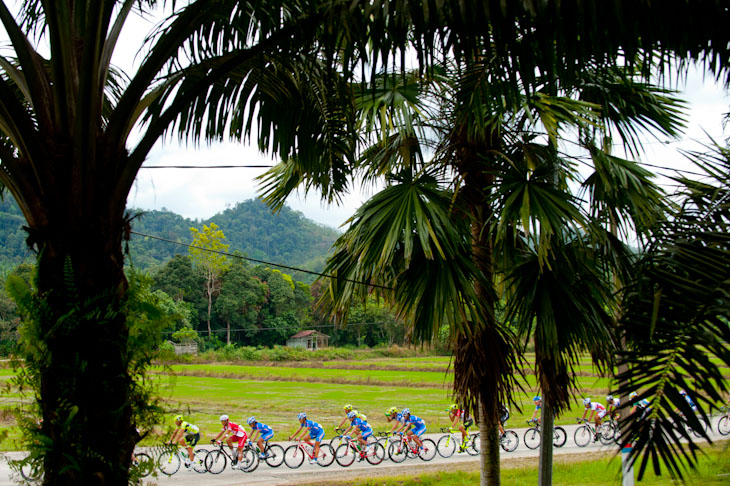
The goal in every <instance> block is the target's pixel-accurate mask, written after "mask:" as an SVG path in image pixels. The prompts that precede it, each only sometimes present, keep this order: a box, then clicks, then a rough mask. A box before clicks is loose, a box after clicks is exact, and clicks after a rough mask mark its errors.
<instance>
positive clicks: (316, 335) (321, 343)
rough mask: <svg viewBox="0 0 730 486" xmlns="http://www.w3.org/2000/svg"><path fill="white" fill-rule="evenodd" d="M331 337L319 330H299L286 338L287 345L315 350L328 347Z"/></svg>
mask: <svg viewBox="0 0 730 486" xmlns="http://www.w3.org/2000/svg"><path fill="white" fill-rule="evenodd" d="M329 339H330V337H329V336H328V335H326V334H322V333H321V332H317V331H299V332H298V333H296V334H295V335H293V336H292V337H290V338H289V339H287V340H286V345H287V346H289V347H290V348H306V349H309V350H312V351H313V350H315V349H319V348H326V347H327V343H328V341H329Z"/></svg>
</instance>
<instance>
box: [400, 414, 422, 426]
mask: <svg viewBox="0 0 730 486" xmlns="http://www.w3.org/2000/svg"><path fill="white" fill-rule="evenodd" d="M405 423H407V424H409V425H413V427H415V428H418V427H422V426H424V425H426V423H425V422H424V421H423V419H422V418H419V417H416V416H415V415H410V416H409V417H408V418H407V419H406V420H405Z"/></svg>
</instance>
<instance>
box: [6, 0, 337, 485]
mask: <svg viewBox="0 0 730 486" xmlns="http://www.w3.org/2000/svg"><path fill="white" fill-rule="evenodd" d="M315 3H316V2H315ZM315 3H313V4H311V5H310V4H307V3H306V2H305V3H304V4H300V3H297V2H288V1H275V0H274V1H266V2H256V3H255V4H251V5H248V4H242V3H241V2H239V1H234V0H196V1H190V2H185V3H184V4H183V3H180V2H178V3H176V2H171V3H168V2H158V1H156V0H146V1H139V0H93V1H91V0H87V1H75V0H53V1H51V0H48V1H32V0H26V1H24V2H22V3H20V4H19V5H18V9H19V10H18V11H16V12H13V11H11V9H10V8H9V7H8V6H7V4H6V2H0V21H1V22H2V24H3V26H4V29H5V32H6V33H7V36H8V38H9V40H10V44H11V47H12V50H13V51H12V55H8V56H5V57H0V69H1V70H2V76H0V140H1V142H2V143H0V190H1V191H2V192H3V193H4V192H5V191H7V192H9V193H10V194H11V195H12V197H14V198H15V200H16V201H17V203H18V205H19V206H20V208H21V210H22V212H23V215H24V217H25V219H26V221H27V228H26V230H27V231H28V244H29V245H30V246H31V247H33V248H35V249H36V250H37V251H38V265H37V268H38V276H37V282H36V283H37V286H36V287H35V288H36V290H37V293H35V294H33V295H32V296H30V297H29V298H32V299H33V305H29V306H27V307H26V308H28V309H31V310H32V315H30V316H28V317H29V322H28V323H27V333H28V337H29V339H28V342H29V343H30V346H29V348H28V349H27V350H26V351H27V353H26V358H27V359H26V369H27V370H29V372H30V373H31V375H32V376H33V377H34V378H33V383H34V384H36V385H37V388H36V396H37V399H38V402H39V404H40V409H41V414H42V418H43V421H42V426H41V430H40V434H41V436H40V437H37V438H38V439H39V440H33V441H29V443H30V445H31V446H33V447H36V448H38V449H39V451H40V455H41V456H42V457H43V458H44V468H45V476H44V477H45V482H46V483H47V484H82V483H86V482H91V481H94V482H98V483H105V484H119V485H121V484H126V483H127V475H128V472H127V471H128V465H129V460H130V455H131V454H130V453H131V451H132V448H133V447H134V437H135V433H134V429H135V428H134V423H133V414H134V409H133V408H134V407H136V406H138V404H136V402H137V399H136V398H137V395H138V390H137V388H136V384H135V383H134V382H133V381H132V379H131V377H130V374H129V371H128V367H129V360H130V356H131V354H132V353H131V352H130V349H129V345H130V340H129V329H128V326H127V323H126V319H125V314H124V312H125V311H124V309H125V307H124V303H125V300H126V298H127V294H126V291H127V287H128V284H127V281H126V279H125V275H124V271H123V265H124V254H123V252H122V246H123V245H122V243H123V241H124V240H125V239H127V238H128V237H129V228H130V218H129V217H128V216H127V215H126V214H125V204H126V199H127V195H128V193H129V190H130V188H131V187H132V184H133V182H134V179H135V176H136V174H137V171H138V169H139V168H140V166H141V164H142V163H143V162H144V160H145V157H146V156H147V154H148V153H149V151H150V149H151V148H152V146H153V145H154V144H155V143H156V142H157V141H158V140H160V139H161V138H163V137H164V136H165V135H166V134H168V133H172V132H173V131H175V130H177V131H179V133H180V135H181V137H183V138H189V139H191V140H197V138H198V137H205V138H206V139H208V140H213V139H218V138H220V137H223V136H226V135H230V136H234V137H237V138H241V137H242V136H243V135H244V133H248V134H249V135H250V132H251V127H252V118H250V117H249V115H250V113H253V112H254V111H256V112H257V116H258V117H259V119H260V120H261V123H260V124H259V126H260V127H261V128H262V130H263V129H270V128H272V127H273V126H274V124H275V123H276V122H277V120H280V119H282V118H284V116H283V115H281V114H279V115H276V116H275V117H274V118H273V119H272V118H267V117H269V116H271V115H272V112H271V110H270V108H269V107H270V105H271V104H273V102H270V101H269V100H270V99H271V98H273V99H275V100H276V102H277V103H285V102H287V103H288V111H286V112H285V113H286V115H287V116H291V117H297V120H298V121H299V122H301V126H300V128H299V129H298V130H291V131H287V132H286V133H284V132H278V131H277V132H276V133H275V135H274V136H273V137H271V136H270V134H269V133H261V134H260V137H259V141H260V143H261V145H262V146H265V147H267V148H269V149H271V151H273V152H275V153H279V154H282V156H289V155H291V154H292V153H294V152H296V154H297V156H298V157H300V158H302V159H306V158H307V157H312V156H313V155H314V154H316V158H317V160H322V155H323V154H327V153H328V152H329V153H333V154H337V156H338V157H345V158H346V157H347V156H348V154H349V153H350V152H351V150H349V148H348V141H349V138H348V134H349V133H351V130H346V129H345V128H346V123H343V120H338V121H337V123H336V124H334V125H330V128H331V129H332V130H330V129H327V122H328V121H329V120H330V119H329V118H327V117H322V116H320V115H322V113H323V110H327V111H326V113H327V115H328V116H330V115H332V113H333V112H334V110H332V109H330V108H331V106H328V104H327V103H326V100H327V98H328V93H327V92H326V91H323V90H318V88H320V85H318V84H316V83H310V84H309V86H310V87H311V90H310V92H309V95H310V96H308V97H304V98H301V99H296V100H282V99H281V98H277V93H279V92H281V91H282V90H281V89H280V88H281V86H282V85H284V86H285V85H286V83H287V81H288V78H287V77H286V76H281V74H280V72H279V71H277V70H276V68H282V69H283V72H285V73H294V72H296V73H298V74H299V75H300V76H304V74H302V72H301V71H297V70H296V68H295V67H294V66H293V64H295V63H296V62H297V60H299V59H301V58H302V57H303V56H306V55H314V53H316V51H317V50H318V49H321V48H322V46H323V45H324V44H323V42H322V41H321V40H320V35H319V34H320V33H321V25H322V19H323V18H324V17H323V16H326V15H328V14H332V12H334V10H335V7H332V8H331V9H330V10H326V9H319V8H316V4H315ZM158 5H164V6H168V10H167V13H168V14H169V17H167V18H166V19H165V21H164V22H163V23H162V25H161V26H160V27H159V28H158V29H157V30H156V31H154V32H152V33H151V35H150V37H149V38H148V41H147V45H146V47H147V50H146V55H145V56H144V57H143V59H142V61H141V63H140V65H139V68H138V69H137V70H136V72H134V73H130V77H127V76H126V75H124V74H122V73H120V72H119V71H117V70H115V69H114V67H113V65H112V64H111V60H112V56H113V53H114V51H115V49H116V48H117V47H118V45H119V43H120V35H121V32H122V28H123V26H124V25H125V23H126V22H127V20H128V19H129V17H130V16H131V15H135V13H140V12H142V13H143V12H144V11H146V10H147V9H154V8H156V7H157V6H158ZM173 9H174V10H173ZM302 9H303V10H302ZM221 19H225V21H222V20H221ZM292 37H296V39H297V41H296V42H293V41H291V39H292ZM44 53H47V55H46V54H44ZM277 59H281V60H282V62H276V61H277ZM274 66H275V67H274ZM310 72H311V71H310ZM320 78H325V76H324V75H320ZM323 100H324V103H322V101H323ZM256 107H259V109H257V108H256ZM236 110H237V111H236ZM234 111H235V113H236V114H237V116H234ZM318 113H319V115H318ZM345 122H346V120H345ZM229 130H230V131H229ZM137 131H138V132H139V133H140V134H141V135H140V137H139V140H138V141H135V137H136V136H133V135H132V134H133V133H136V132H137ZM295 147H296V149H295ZM20 294H22V292H20ZM100 424H103V427H104V432H103V433H99V426H100Z"/></svg>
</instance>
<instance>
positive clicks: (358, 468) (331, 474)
mask: <svg viewBox="0 0 730 486" xmlns="http://www.w3.org/2000/svg"><path fill="white" fill-rule="evenodd" d="M564 428H565V429H566V431H567V434H568V440H567V442H566V444H565V445H564V446H563V447H561V448H557V449H555V454H557V455H563V454H580V453H583V452H585V451H591V452H598V451H607V452H610V451H615V447H616V446H604V445H601V444H600V443H591V444H589V445H588V446H587V447H578V446H576V445H575V442H574V441H573V434H574V432H575V429H576V428H577V425H567V426H564ZM513 430H515V431H516V432H517V434H518V435H519V437H520V445H519V447H518V448H517V450H515V451H514V452H504V451H501V457H502V459H505V458H518V457H523V458H524V457H537V455H538V451H537V450H530V449H528V448H527V447H525V445H524V444H523V443H522V441H523V436H524V432H525V430H526V429H513ZM712 430H713V431H712V434H711V437H712V438H713V440H714V439H717V438H722V437H721V436H719V435H718V434H717V420H716V419H715V420H713V427H712ZM441 435H443V434H426V436H427V437H429V438H431V439H433V440H434V441H437V440H438V438H439V437H441ZM282 445H284V446H285V444H282ZM3 456H4V459H8V458H10V459H17V458H20V457H22V456H23V453H20V452H10V453H5V454H4V455H3ZM478 460H479V458H478V457H473V456H468V455H466V454H461V455H454V456H453V457H450V458H447V459H445V458H443V457H441V456H439V455H436V457H435V458H434V459H433V460H432V461H431V462H428V463H426V462H423V461H421V460H420V459H408V460H406V461H405V462H403V463H401V464H393V463H392V462H390V461H389V460H387V459H386V460H385V461H383V463H382V464H380V465H378V466H372V465H369V464H366V463H364V461H363V463H357V462H356V463H354V464H353V465H352V466H350V467H348V468H343V467H341V466H340V465H339V464H337V463H336V462H335V463H333V464H332V465H331V466H329V467H327V468H322V467H319V466H317V465H311V464H308V462H307V461H305V462H304V464H302V466H301V467H300V468H299V469H294V470H292V469H289V468H288V467H286V465H282V466H281V467H279V468H271V467H269V466H268V465H267V464H265V463H261V464H260V465H259V467H258V468H257V469H256V470H255V471H254V472H252V473H244V472H241V471H235V470H231V469H230V464H229V465H228V467H227V468H226V470H225V471H223V472H222V473H221V474H219V475H213V474H209V473H205V474H198V473H195V472H192V471H187V470H185V469H184V468H181V469H180V471H178V472H177V473H176V474H175V475H173V476H170V477H167V476H164V475H160V476H159V477H158V478H152V479H150V480H149V481H147V482H146V484H147V483H149V484H150V485H152V484H156V485H159V486H173V485H174V486H233V485H243V484H246V485H272V486H287V485H296V484H300V483H302V482H316V481H318V480H324V479H336V478H342V479H345V478H352V477H353V476H361V475H362V476H368V475H369V476H375V475H377V476H389V475H396V474H403V473H404V472H405V471H407V470H409V469H408V468H410V470H414V472H415V471H423V470H425V469H447V468H448V465H449V464H460V463H467V462H477V461H478ZM15 483H16V481H15V478H13V477H12V476H11V471H10V468H9V466H8V464H7V460H3V461H2V462H1V463H0V486H9V485H12V484H15Z"/></svg>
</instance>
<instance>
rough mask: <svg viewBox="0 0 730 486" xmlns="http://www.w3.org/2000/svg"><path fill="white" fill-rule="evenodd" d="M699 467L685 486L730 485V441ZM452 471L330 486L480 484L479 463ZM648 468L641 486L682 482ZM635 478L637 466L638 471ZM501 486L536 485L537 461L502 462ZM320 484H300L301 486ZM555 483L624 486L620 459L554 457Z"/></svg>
mask: <svg viewBox="0 0 730 486" xmlns="http://www.w3.org/2000/svg"><path fill="white" fill-rule="evenodd" d="M704 452H705V454H706V455H705V456H702V457H700V459H699V463H698V465H697V468H696V469H694V470H688V471H687V473H686V475H685V481H686V483H685V484H688V485H693V484H697V485H700V484H701V485H703V486H721V485H722V486H726V485H727V484H730V460H728V455H729V454H730V442H727V441H725V442H720V443H717V444H715V445H714V446H712V447H708V448H707V449H705V450H704ZM459 469H460V470H454V468H453V467H451V466H449V471H439V472H426V473H414V474H406V475H403V476H392V477H378V478H360V479H348V480H346V481H344V480H334V481H329V482H327V483H326V484H328V485H329V486H345V485H348V486H467V485H473V484H478V483H479V470H478V463H470V464H469V465H468V466H466V467H460V468H459ZM650 469H651V466H649V468H647V472H646V474H645V476H644V478H643V479H642V481H641V482H638V481H637V484H640V485H642V486H665V485H666V486H669V485H671V486H674V485H677V484H681V482H680V481H674V480H672V479H671V478H670V477H669V476H668V475H667V474H666V473H665V474H664V475H662V476H657V475H655V474H654V472H653V470H650ZM634 472H635V477H636V475H637V474H638V466H637V467H636V468H635V471H634ZM501 474H502V484H508V485H510V486H532V485H534V484H537V458H529V459H526V458H522V459H507V460H504V459H503V460H502V467H501ZM315 484H317V485H320V484H322V481H317V482H316V483H306V482H305V483H300V484H299V486H315ZM553 484H556V485H557V484H559V485H560V486H616V485H619V484H621V476H620V459H619V458H618V457H616V456H615V455H613V454H608V453H584V454H570V455H561V456H555V462H554V466H553Z"/></svg>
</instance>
